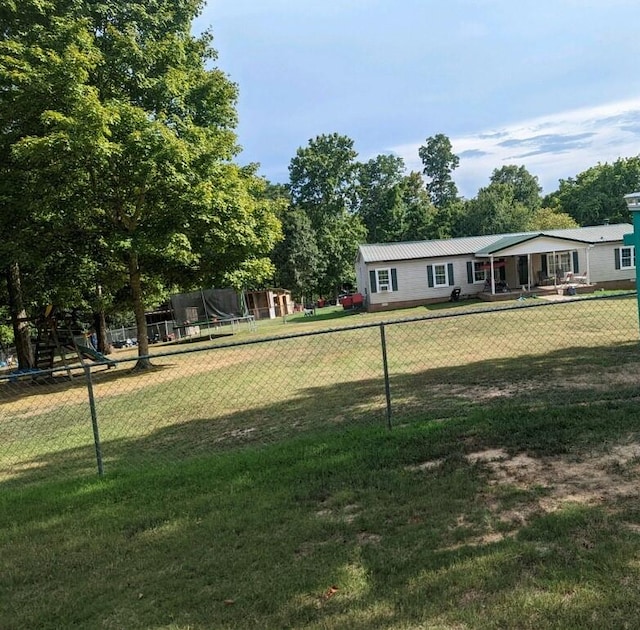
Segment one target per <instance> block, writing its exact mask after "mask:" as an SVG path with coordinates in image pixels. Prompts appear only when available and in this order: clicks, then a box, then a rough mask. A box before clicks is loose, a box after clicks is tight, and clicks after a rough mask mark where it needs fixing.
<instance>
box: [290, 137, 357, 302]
mask: <svg viewBox="0 0 640 630" xmlns="http://www.w3.org/2000/svg"><path fill="white" fill-rule="evenodd" d="M356 157H357V153H356V151H355V150H354V148H353V141H352V140H351V139H350V138H347V137H346V136H342V135H340V134H337V133H334V134H329V135H320V136H317V137H316V138H314V139H312V140H310V141H309V143H308V145H307V146H306V147H300V148H299V149H298V150H297V152H296V155H295V157H294V158H293V159H292V160H291V163H290V165H289V180H290V192H291V202H292V204H293V205H294V206H295V207H296V208H299V209H300V210H302V211H304V212H305V213H306V215H307V216H308V217H309V220H310V222H311V227H312V228H313V231H314V232H315V234H316V242H317V245H318V250H319V252H320V257H321V265H322V267H323V268H324V275H323V277H322V278H319V281H318V291H319V292H320V293H322V294H326V295H333V294H335V293H336V292H337V291H338V290H339V289H340V287H341V286H342V285H343V284H344V283H346V282H353V280H354V267H353V262H354V260H355V256H356V252H357V250H358V245H359V243H362V242H364V241H365V240H366V228H365V227H364V225H363V223H362V221H361V220H360V218H359V217H358V216H357V215H356V214H355V213H354V211H355V207H356V175H357V168H358V166H357V162H356Z"/></svg>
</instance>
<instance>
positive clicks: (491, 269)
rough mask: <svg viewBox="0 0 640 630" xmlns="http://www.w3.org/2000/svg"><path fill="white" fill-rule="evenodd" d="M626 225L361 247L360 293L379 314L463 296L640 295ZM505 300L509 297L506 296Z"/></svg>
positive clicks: (357, 262)
mask: <svg viewBox="0 0 640 630" xmlns="http://www.w3.org/2000/svg"><path fill="white" fill-rule="evenodd" d="M632 232H633V226H632V225H630V224H628V223H620V224H615V225H596V226H590V227H582V228H572V229H564V230H546V231H542V232H521V233H514V234H495V235H489V236H470V237H464V238H451V239H442V240H432V241H416V242H408V243H378V244H365V245H360V247H359V249H358V255H357V258H356V263H355V268H356V281H357V288H358V292H360V293H362V294H363V295H364V296H365V302H366V305H367V310H369V311H379V310H385V309H393V308H403V307H409V306H418V305H421V304H428V303H431V302H443V301H447V300H448V299H449V298H450V296H451V293H452V291H453V290H454V289H455V288H458V289H459V293H460V294H462V295H463V296H470V295H479V296H483V295H486V296H496V295H498V294H499V293H502V292H505V293H512V292H514V291H517V292H528V293H533V292H535V290H536V289H537V288H539V287H540V288H541V287H544V286H549V285H554V284H555V283H556V282H557V283H559V282H561V281H563V282H567V281H568V280H567V279H570V280H571V281H576V282H579V283H580V284H582V285H585V286H588V287H593V288H595V287H597V288H629V289H631V288H634V287H635V280H636V268H635V251H634V247H632V246H631V247H630V246H628V245H625V244H624V242H623V238H624V235H625V234H630V233H632ZM505 297H506V296H505Z"/></svg>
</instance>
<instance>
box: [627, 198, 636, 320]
mask: <svg viewBox="0 0 640 630" xmlns="http://www.w3.org/2000/svg"><path fill="white" fill-rule="evenodd" d="M624 200H625V203H626V204H627V208H629V212H630V213H631V216H632V217H633V233H632V234H625V235H624V244H625V245H633V247H634V253H635V255H636V257H638V255H639V253H640V192H634V193H631V194H629V195H625V196H624ZM639 284H640V282H639V279H638V263H637V258H636V301H637V303H638V304H637V306H638V317H639V318H640V290H639V286H638V285H639Z"/></svg>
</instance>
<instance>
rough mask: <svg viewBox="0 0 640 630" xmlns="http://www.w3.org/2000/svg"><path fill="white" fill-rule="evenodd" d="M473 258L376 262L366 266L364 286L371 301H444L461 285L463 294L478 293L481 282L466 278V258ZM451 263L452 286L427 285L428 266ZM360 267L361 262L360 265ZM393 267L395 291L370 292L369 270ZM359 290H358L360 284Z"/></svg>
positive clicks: (389, 302) (378, 302)
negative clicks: (396, 280)
mask: <svg viewBox="0 0 640 630" xmlns="http://www.w3.org/2000/svg"><path fill="white" fill-rule="evenodd" d="M471 260H473V258H472V257H469V256H465V257H456V258H454V257H451V258H430V259H428V260H425V259H422V260H405V261H398V262H394V263H375V264H371V265H368V266H367V272H366V288H367V295H368V297H369V303H370V304H391V303H393V302H407V301H411V300H430V299H436V298H438V299H442V300H447V299H448V298H449V296H450V295H451V291H452V290H453V287H454V286H456V287H460V288H461V290H462V293H463V294H469V293H478V292H480V291H481V290H482V287H483V284H482V283H479V284H469V283H468V281H467V261H471ZM448 263H452V264H453V279H454V284H453V286H446V287H429V283H428V279H427V265H438V264H448ZM359 266H360V265H359ZM389 268H394V269H396V273H397V277H398V290H397V291H385V292H382V293H381V292H377V293H371V290H370V287H369V271H370V270H375V269H389ZM358 289H359V290H361V286H360V284H358Z"/></svg>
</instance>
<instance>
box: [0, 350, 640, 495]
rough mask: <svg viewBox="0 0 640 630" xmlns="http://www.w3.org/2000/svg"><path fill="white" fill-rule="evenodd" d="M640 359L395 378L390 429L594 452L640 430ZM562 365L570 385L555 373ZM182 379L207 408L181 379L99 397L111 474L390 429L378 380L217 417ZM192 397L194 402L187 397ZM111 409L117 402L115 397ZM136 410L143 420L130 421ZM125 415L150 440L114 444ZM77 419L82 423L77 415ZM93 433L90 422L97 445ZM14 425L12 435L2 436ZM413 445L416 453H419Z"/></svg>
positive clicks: (442, 441)
mask: <svg viewBox="0 0 640 630" xmlns="http://www.w3.org/2000/svg"><path fill="white" fill-rule="evenodd" d="M639 364H640V351H639V349H638V346H637V344H621V345H617V346H611V347H601V348H595V349H594V348H571V349H565V350H559V351H556V352H553V353H550V354H547V355H532V356H529V357H518V358H513V359H499V360H491V361H479V362H475V363H470V364H469V365H465V366H458V367H446V368H435V369H431V370H424V371H421V372H418V373H412V374H396V375H393V376H392V377H391V380H390V395H391V423H392V425H393V426H396V427H397V426H410V425H412V424H415V423H419V424H420V426H421V427H423V430H424V431H425V434H427V433H433V432H435V434H437V435H438V436H439V437H438V447H437V449H436V451H437V452H436V451H434V452H433V453H432V455H433V456H434V457H440V456H442V455H448V454H450V453H451V452H459V451H461V449H462V450H466V451H469V450H470V449H471V450H472V449H477V448H483V447H484V446H487V445H492V446H494V447H504V448H508V449H510V450H511V451H513V452H516V451H519V450H520V451H530V452H541V453H563V452H568V451H570V450H571V448H572V447H573V446H574V445H578V444H586V443H588V442H593V443H594V444H596V445H597V444H598V443H601V442H602V441H603V440H605V441H606V440H607V439H609V438H611V439H615V438H617V437H620V436H622V435H623V434H624V433H625V432H630V431H635V430H636V429H637V412H636V408H637V401H638V397H639V396H640V382H638V380H637V379H636V378H633V376H632V377H631V378H629V375H633V374H636V373H637V368H638V365H639ZM614 367H615V369H614ZM164 369H166V368H164ZM558 370H560V371H561V373H562V378H561V379H560V378H554V377H553V375H554V373H555V372H556V371H558ZM107 377H108V374H107ZM185 383H188V384H189V386H190V387H192V388H194V389H192V390H191V391H198V392H199V393H198V395H199V396H202V402H201V404H199V405H196V406H195V407H194V406H191V407H189V408H188V410H187V407H186V406H185V405H184V404H182V403H181V402H180V400H185V398H184V397H183V398H182V399H180V400H177V401H176V393H177V392H179V391H180V390H181V388H182V385H181V382H180V381H179V380H178V381H177V382H173V383H172V385H171V387H162V386H156V387H154V388H153V390H152V391H153V395H152V397H149V395H146V396H144V390H143V391H142V394H141V396H143V397H142V398H140V400H138V399H137V398H136V392H133V393H131V397H130V398H123V397H119V398H118V399H117V400H116V401H115V402H114V403H113V404H114V405H117V406H114V407H108V408H107V407H101V405H100V401H99V400H98V422H99V424H100V432H101V434H102V447H101V448H102V455H103V458H104V461H105V467H106V470H107V472H113V471H118V470H131V469H134V470H135V469H136V468H138V467H144V466H147V465H149V464H158V463H166V464H167V465H171V464H172V463H174V462H176V461H180V460H188V459H189V458H191V457H200V456H207V455H210V454H212V453H216V452H226V451H229V450H236V449H239V448H247V447H255V446H258V447H260V446H268V445H272V444H276V443H279V442H282V441H284V440H287V439H290V438H292V437H295V436H300V435H306V434H309V435H313V434H316V433H322V434H326V433H327V432H336V433H337V434H340V433H342V432H344V431H348V430H350V429H354V428H360V427H370V428H372V429H376V428H384V427H386V426H387V422H388V417H387V409H386V404H385V392H384V382H383V380H382V379H381V378H380V379H363V380H359V381H355V382H353V381H349V382H343V383H338V384H333V385H328V386H316V387H302V388H301V389H300V390H299V391H298V392H297V393H296V395H295V396H291V397H288V398H287V399H286V400H280V401H278V402H275V403H271V404H262V405H258V406H255V407H253V408H251V407H250V406H248V408H247V407H245V408H243V409H241V410H237V411H232V412H227V413H219V414H217V415H215V416H210V417H207V414H206V411H204V413H203V410H204V409H206V407H207V406H211V407H212V408H214V407H215V406H216V400H219V399H220V398H224V397H225V396H228V395H229V394H228V393H225V390H224V389H216V388H215V387H214V389H213V390H212V391H207V392H205V391H203V386H202V385H198V381H196V380H193V379H187V380H185ZM207 384H208V383H207ZM223 385H224V384H223V383H222V384H219V387H220V388H222V387H223ZM185 391H186V394H187V396H188V395H189V390H185ZM205 395H206V396H208V397H205ZM236 395H237V393H236ZM196 400H197V399H196ZM107 402H108V403H109V404H111V403H112V400H111V399H109V400H108V401H107ZM238 404H239V405H241V402H240V403H238ZM151 407H153V410H154V411H155V412H156V413H158V414H162V415H164V416H165V417H164V418H163V425H164V426H161V427H158V428H155V429H154V428H153V427H152V425H149V426H145V424H144V423H145V415H144V413H145V411H146V409H149V410H150V409H151ZM136 408H139V411H138V413H137V416H139V417H133V416H131V415H130V414H131V412H132V411H133V410H135V409H136ZM145 408H146V409H145ZM164 410H166V411H164ZM125 413H127V414H129V415H128V417H130V418H131V424H130V426H131V430H133V431H135V426H136V425H135V422H138V423H140V424H139V426H140V431H141V432H142V431H144V432H145V434H144V435H136V436H135V437H131V438H118V439H110V437H109V435H110V431H111V427H112V425H114V424H115V423H122V422H123V419H122V418H120V416H121V415H122V414H125ZM149 413H151V411H149ZM203 416H204V417H203ZM27 421H28V419H24V420H21V423H22V424H23V425H24V426H23V427H22V429H21V430H22V431H29V430H31V431H37V430H38V426H40V425H38V424H37V422H39V421H38V420H37V418H36V419H35V420H34V426H33V427H31V428H28V427H27V424H26V423H27ZM64 422H65V420H64V418H61V419H60V420H58V424H60V423H63V424H64ZM69 422H72V423H77V420H75V419H74V418H73V417H72V416H69ZM29 426H30V425H29ZM60 426H61V425H60ZM70 426H71V425H70ZM90 428H91V425H90V418H89V417H88V416H87V424H86V435H87V437H88V438H89V440H90V439H91V438H90V436H91V433H90ZM8 430H9V428H5V433H6V432H7V431H8ZM131 430H130V431H129V432H131ZM9 437H10V436H8V435H7V438H9ZM89 444H90V442H89ZM407 448H408V452H410V451H411V446H410V445H407ZM434 448H435V447H434ZM88 452H89V451H88V449H87V446H82V447H79V448H77V449H65V450H60V451H57V452H51V453H44V454H41V455H38V456H34V457H25V458H24V459H23V460H21V461H20V462H18V463H13V464H11V463H9V464H8V466H9V469H8V470H7V468H6V466H7V464H5V465H4V466H5V470H4V474H5V479H6V481H5V482H4V484H5V485H7V484H10V485H16V484H18V485H19V484H22V483H30V482H38V481H41V480H43V479H51V478H55V477H56V475H59V474H74V472H75V471H77V472H78V473H79V474H85V473H86V471H87V470H90V469H91V468H93V467H95V462H93V461H90V462H87V461H86V457H87V453H88Z"/></svg>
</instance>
